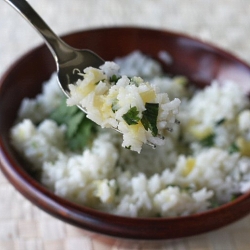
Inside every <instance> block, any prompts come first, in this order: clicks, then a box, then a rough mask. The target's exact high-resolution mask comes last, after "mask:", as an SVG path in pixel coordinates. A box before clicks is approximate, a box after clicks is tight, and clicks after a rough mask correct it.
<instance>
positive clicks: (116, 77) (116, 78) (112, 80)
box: [110, 75, 121, 84]
mask: <svg viewBox="0 0 250 250" xmlns="http://www.w3.org/2000/svg"><path fill="white" fill-rule="evenodd" d="M120 78H121V77H120V76H117V75H112V76H111V77H110V82H113V83H115V84H116V83H117V82H118V80H119V79H120Z"/></svg>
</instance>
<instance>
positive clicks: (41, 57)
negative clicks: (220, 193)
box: [0, 27, 250, 239]
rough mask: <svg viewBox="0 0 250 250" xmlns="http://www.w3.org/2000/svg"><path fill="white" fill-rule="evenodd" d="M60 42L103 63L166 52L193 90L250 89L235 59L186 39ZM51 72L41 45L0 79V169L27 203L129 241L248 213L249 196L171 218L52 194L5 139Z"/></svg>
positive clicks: (147, 33) (100, 36)
mask: <svg viewBox="0 0 250 250" xmlns="http://www.w3.org/2000/svg"><path fill="white" fill-rule="evenodd" d="M63 39H64V40H65V41H66V42H67V43H68V44H70V45H72V46H74V47H77V48H86V49H91V50H93V51H95V52H96V53H97V54H99V55H100V56H101V57H103V58H104V59H105V60H112V59H114V58H115V57H117V56H124V55H126V54H128V53H129V52H131V51H134V50H136V49H139V50H141V51H142V52H143V53H146V54H149V55H151V56H152V57H154V58H156V59H158V60H160V59H159V57H158V54H159V52H160V51H166V52H168V53H169V54H170V55H171V57H172V59H173V63H172V64H169V63H164V61H161V60H160V61H161V62H162V65H163V68H164V69H165V70H166V72H168V73H171V74H178V75H185V76H187V77H188V78H189V79H190V80H191V81H193V82H194V83H195V84H197V85H199V86H204V85H208V84H210V82H211V80H213V79H219V80H223V79H232V80H237V81H238V82H239V83H240V84H242V86H244V87H245V89H246V91H248V90H249V89H250V67H249V66H248V65H246V64H245V63H244V62H242V61H241V60H239V59H238V58H236V57H235V56H233V55H231V54H229V53H227V52H225V51H223V50H221V49H218V48H216V47H214V46H212V45H209V44H207V43H204V42H202V41H199V40H197V39H193V38H191V37H188V36H186V35H182V34H176V33H172V32H168V31H161V30H160V31H159V30H153V29H145V28H136V27H123V28H122V27H117V28H102V29H94V30H87V31H80V32H77V33H73V34H70V35H67V36H64V37H63ZM53 71H55V63H54V61H53V58H52V56H51V54H50V52H49V50H48V49H47V47H46V46H45V45H42V46H40V47H38V48H36V49H33V50H32V51H30V52H29V53H27V54H26V55H24V56H23V57H22V58H20V59H19V60H18V61H17V62H15V63H14V64H13V65H12V66H11V67H10V69H9V70H8V71H7V72H6V73H5V74H4V75H3V77H2V79H1V81H0V165H1V169H2V171H3V173H4V174H5V176H6V177H7V178H8V180H9V181H10V182H11V183H12V185H13V186H14V187H15V188H16V189H17V190H18V191H19V192H20V193H22V194H23V195H24V196H25V197H26V198H27V199H29V200H30V201H31V202H32V203H34V204H35V205H37V206H38V207H40V208H41V209H43V210H44V211H46V212H48V213H50V214H51V215H53V216H55V217H57V218H58V219H60V220H63V221H65V222H68V223H71V224H73V225H75V226H78V227H80V228H84V229H87V230H90V231H94V232H97V233H101V234H106V235H109V236H115V237H122V238H130V239H132V238H133V239H173V238H178V237H185V236H191V235H196V234H200V233H203V232H208V231H210V230H213V229H216V228H219V227H222V226H224V225H227V224H229V223H231V222H233V221H235V220H237V219H239V218H241V217H243V216H245V215H246V214H248V213H249V211H250V193H247V194H244V195H242V196H240V197H239V198H237V199H236V200H234V201H233V202H230V203H228V204H226V205H223V206H221V207H219V208H216V209H212V210H210V211H207V212H203V213H199V214H196V215H191V216H185V217H176V218H127V217H122V216H115V215H111V214H106V213H103V212H100V211H96V210H93V209H90V208H88V207H84V206H79V205H77V204H74V203H72V202H69V201H67V200H65V199H63V198H60V197H58V196H56V195H54V194H53V193H52V192H50V191H49V190H47V189H46V188H44V187H43V186H42V185H41V184H40V183H38V182H37V181H36V180H35V179H34V178H32V176H30V175H29V174H28V172H27V171H26V170H25V169H26V166H27V165H26V163H25V162H23V161H22V160H21V159H20V158H19V156H18V155H17V154H16V152H15V151H14V149H13V148H12V146H11V145H10V140H9V129H10V128H11V126H12V125H13V123H14V121H15V118H16V116H17V110H18V107H19V105H20V103H21V101H22V99H23V98H24V97H34V96H35V95H37V94H38V93H39V92H40V91H41V86H42V83H43V82H44V81H45V80H47V79H49V77H50V75H51V73H52V72H53Z"/></svg>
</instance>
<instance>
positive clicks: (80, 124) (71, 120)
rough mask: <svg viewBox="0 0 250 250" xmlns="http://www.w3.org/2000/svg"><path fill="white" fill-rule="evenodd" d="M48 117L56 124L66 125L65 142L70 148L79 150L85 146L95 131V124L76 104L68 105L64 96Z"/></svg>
mask: <svg viewBox="0 0 250 250" xmlns="http://www.w3.org/2000/svg"><path fill="white" fill-rule="evenodd" d="M50 119H52V120H54V121H55V122H56V123H57V124H58V125H61V124H65V125H66V126H67V131H66V139H67V144H68V146H69V148H70V149H72V150H81V149H83V148H84V147H85V146H87V144H89V143H90V142H91V140H92V139H93V137H94V135H95V133H96V131H97V125H96V124H95V123H94V122H92V121H90V120H89V119H88V118H87V117H86V114H85V113H84V112H83V111H81V110H80V109H79V108H78V107H77V106H72V107H68V106H67V105H66V100H65V99H64V98H63V99H62V103H61V105H60V106H59V107H58V108H56V109H55V110H54V111H53V112H52V113H51V115H50Z"/></svg>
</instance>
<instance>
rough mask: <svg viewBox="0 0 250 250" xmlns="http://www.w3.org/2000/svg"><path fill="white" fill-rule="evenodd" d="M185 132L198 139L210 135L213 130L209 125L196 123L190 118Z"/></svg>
mask: <svg viewBox="0 0 250 250" xmlns="http://www.w3.org/2000/svg"><path fill="white" fill-rule="evenodd" d="M187 132H188V133H190V134H191V135H192V136H193V137H194V138H195V139H197V140H199V141H200V140H203V139H205V138H206V137H208V136H209V135H211V134H212V133H213V130H212V128H211V127H204V126H201V125H199V124H197V123H196V121H194V120H190V121H189V123H188V125H187Z"/></svg>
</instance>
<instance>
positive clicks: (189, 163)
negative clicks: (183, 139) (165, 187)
mask: <svg viewBox="0 0 250 250" xmlns="http://www.w3.org/2000/svg"><path fill="white" fill-rule="evenodd" d="M195 163H196V160H195V158H193V157H188V158H187V161H186V166H185V168H184V169H183V171H182V174H183V175H184V176H187V175H189V174H190V172H191V171H192V170H193V168H194V166H195Z"/></svg>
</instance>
